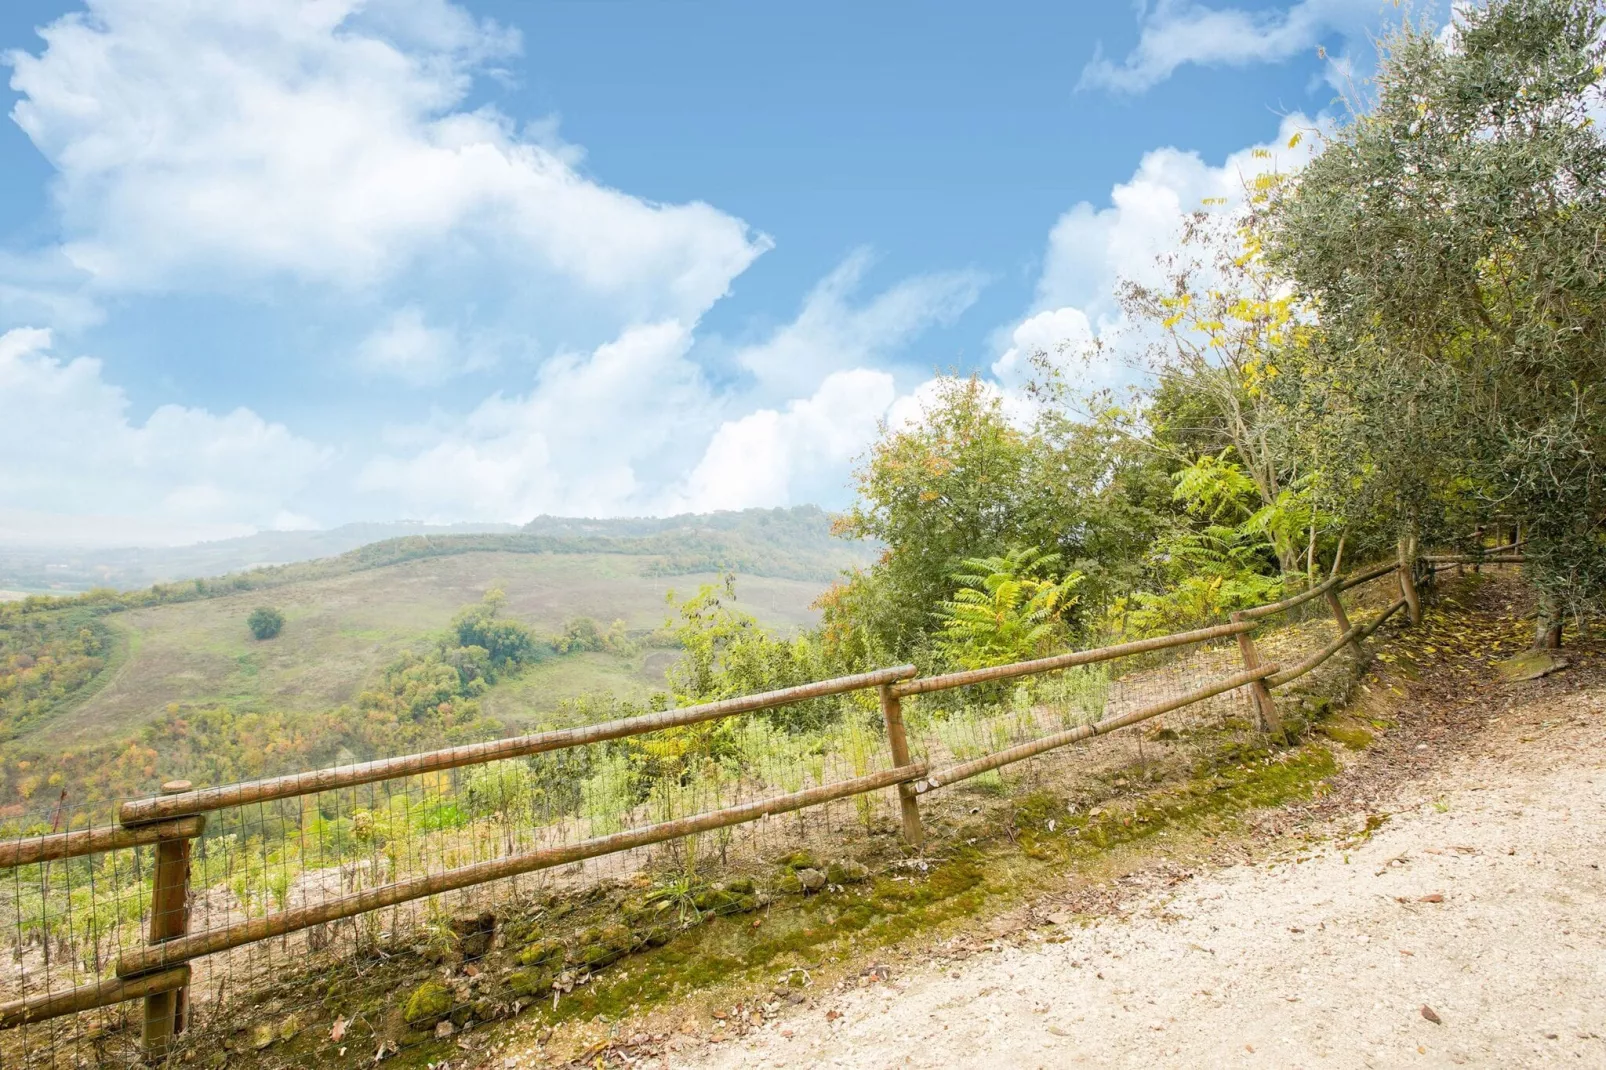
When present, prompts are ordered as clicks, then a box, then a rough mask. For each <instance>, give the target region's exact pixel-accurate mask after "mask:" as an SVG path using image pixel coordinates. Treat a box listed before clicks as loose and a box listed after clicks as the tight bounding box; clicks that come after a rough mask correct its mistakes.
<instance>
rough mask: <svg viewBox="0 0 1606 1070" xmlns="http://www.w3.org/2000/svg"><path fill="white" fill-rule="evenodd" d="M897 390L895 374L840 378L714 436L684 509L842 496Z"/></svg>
mask: <svg viewBox="0 0 1606 1070" xmlns="http://www.w3.org/2000/svg"><path fill="white" fill-rule="evenodd" d="M896 397H897V391H896V388H895V386H894V384H893V378H892V376H891V374H889V373H887V372H884V371H874V370H871V369H869V368H854V369H851V370H848V371H838V372H832V373H831V374H830V375H828V376H826V378H825V381H824V382H822V383H821V384H820V387H819V389H818V390H816V391H815V392H814V393H813V394H812V395H811V396H809V397H807V398H803V399H799V400H795V401H791V402H789V403H788V404H787V405H786V406H785V407H784V408H783V409H759V410H757V411H756V412H752V413H749V414H748V415H746V416H743V417H742V418H740V419H738V420H731V421H727V422H726V423H724V424H722V425H721V426H720V428H719V430H718V431H716V432H715V433H714V437H713V440H712V441H711V442H710V443H709V445H708V449H707V451H706V452H705V453H704V454H703V458H702V460H701V461H699V462H698V464H697V467H696V468H695V469H694V470H693V471H692V473H691V476H690V477H689V478H688V479H687V481H686V487H685V490H684V491H683V492H682V494H681V496H680V497H679V498H678V500H677V503H676V504H677V505H679V506H680V507H681V508H683V509H685V510H688V511H692V512H703V511H707V510H711V509H742V508H746V507H749V506H777V505H790V504H792V503H793V502H796V501H800V500H801V501H809V500H820V498H822V497H824V498H827V499H829V498H834V497H836V496H838V495H839V494H840V492H841V490H842V482H843V478H844V476H845V474H846V469H847V466H848V464H849V463H850V462H851V461H852V460H853V458H854V457H855V456H856V455H857V454H858V453H859V452H860V451H861V450H862V449H864V447H865V446H866V445H867V444H868V443H870V442H871V441H872V440H873V439H874V438H875V435H876V431H877V428H878V426H879V425H880V423H881V421H882V419H883V418H884V417H885V416H886V415H887V411H888V409H889V408H891V406H892V404H893V402H894V400H896Z"/></svg>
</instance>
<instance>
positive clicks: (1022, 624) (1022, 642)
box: [937, 548, 1083, 669]
mask: <svg viewBox="0 0 1606 1070" xmlns="http://www.w3.org/2000/svg"><path fill="white" fill-rule="evenodd" d="M1059 563H1060V561H1059V555H1058V554H1053V553H1043V552H1041V551H1039V550H1034V549H1031V548H1018V549H1013V550H1010V551H1009V552H1008V553H1006V554H1004V556H1002V557H984V558H970V559H969V560H967V561H965V563H964V569H965V571H964V572H959V573H956V574H955V575H954V577H953V578H954V580H955V582H957V583H958V584H959V585H960V586H959V589H958V590H957V591H955V592H954V596H953V598H952V599H951V600H949V601H945V602H942V603H941V604H940V606H939V608H938V612H939V614H940V615H941V617H942V630H941V632H940V633H939V635H938V638H937V649H938V650H939V651H940V652H941V653H942V655H943V656H944V657H945V658H946V659H947V660H948V661H949V662H950V663H952V664H955V665H958V666H960V667H961V668H966V669H980V668H984V667H986V666H989V665H1004V664H1007V663H1009V662H1012V661H1024V660H1026V659H1028V658H1034V657H1040V656H1042V655H1043V654H1045V653H1047V652H1049V651H1050V650H1051V649H1052V648H1053V647H1055V646H1056V645H1058V644H1059V643H1061V642H1062V641H1063V640H1064V639H1065V636H1066V626H1065V615H1066V613H1067V612H1068V611H1069V610H1070V609H1071V607H1072V606H1074V605H1075V604H1076V594H1075V591H1076V588H1077V587H1078V586H1079V585H1080V584H1081V582H1082V578H1083V577H1082V574H1081V573H1079V572H1070V573H1068V574H1066V576H1065V577H1064V578H1063V579H1056V578H1055V577H1054V576H1053V574H1052V570H1053V569H1054V568H1055V566H1057V565H1058V564H1059Z"/></svg>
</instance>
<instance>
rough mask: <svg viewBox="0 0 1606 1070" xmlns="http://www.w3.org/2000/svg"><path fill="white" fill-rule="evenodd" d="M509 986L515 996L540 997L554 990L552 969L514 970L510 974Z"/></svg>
mask: <svg viewBox="0 0 1606 1070" xmlns="http://www.w3.org/2000/svg"><path fill="white" fill-rule="evenodd" d="M507 986H508V988H510V989H512V991H513V994H514V995H515V996H523V997H525V998H526V999H540V998H541V997H542V996H544V995H546V994H547V993H548V992H550V991H552V971H551V970H547V969H539V970H514V971H513V972H512V973H510V974H508V978H507Z"/></svg>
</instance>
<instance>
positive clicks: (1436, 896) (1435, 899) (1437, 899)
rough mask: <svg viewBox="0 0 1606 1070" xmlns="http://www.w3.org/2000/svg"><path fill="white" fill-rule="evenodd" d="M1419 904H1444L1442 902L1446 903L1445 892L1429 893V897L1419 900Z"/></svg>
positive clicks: (1425, 896)
mask: <svg viewBox="0 0 1606 1070" xmlns="http://www.w3.org/2000/svg"><path fill="white" fill-rule="evenodd" d="M1417 902H1418V903H1442V902H1444V893H1443V892H1431V893H1429V894H1427V895H1424V896H1423V897H1422V898H1420V899H1418V900H1417Z"/></svg>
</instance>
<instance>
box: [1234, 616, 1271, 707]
mask: <svg viewBox="0 0 1606 1070" xmlns="http://www.w3.org/2000/svg"><path fill="white" fill-rule="evenodd" d="M1243 619H1244V615H1243V614H1242V613H1234V614H1233V615H1232V622H1233V623H1234V624H1238V623H1240V622H1242V621H1243ZM1238 656H1239V657H1241V658H1243V662H1244V668H1246V669H1258V668H1260V655H1259V654H1258V653H1256V651H1255V641H1254V640H1253V639H1251V638H1249V633H1248V632H1239V633H1238ZM1249 694H1250V695H1251V696H1252V705H1253V706H1254V707H1255V710H1256V712H1258V713H1259V715H1260V727H1261V728H1263V729H1265V730H1266V731H1268V732H1271V731H1276V730H1277V729H1278V728H1281V727H1282V723H1283V722H1282V718H1281V717H1279V716H1277V703H1276V702H1274V701H1273V700H1272V697H1271V688H1269V687H1267V686H1266V681H1264V680H1256V681H1254V682H1253V683H1251V684H1250V685H1249Z"/></svg>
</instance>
